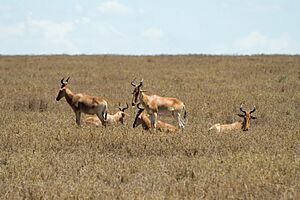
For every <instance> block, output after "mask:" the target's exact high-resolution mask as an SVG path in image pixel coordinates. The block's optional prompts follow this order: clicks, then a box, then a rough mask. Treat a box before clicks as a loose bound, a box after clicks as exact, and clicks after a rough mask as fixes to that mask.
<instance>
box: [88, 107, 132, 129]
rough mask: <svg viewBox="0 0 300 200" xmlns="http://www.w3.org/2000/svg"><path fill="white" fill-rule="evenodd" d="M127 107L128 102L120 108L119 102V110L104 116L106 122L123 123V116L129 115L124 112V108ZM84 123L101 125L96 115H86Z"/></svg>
mask: <svg viewBox="0 0 300 200" xmlns="http://www.w3.org/2000/svg"><path fill="white" fill-rule="evenodd" d="M126 109H128V104H127V103H126V107H124V108H122V107H121V105H120V103H119V111H118V112H116V113H115V114H113V115H111V114H107V117H106V124H108V125H109V124H118V123H121V124H124V118H125V117H126V116H129V115H128V114H127V113H125V110H126ZM84 122H85V123H88V124H94V125H96V126H101V125H102V123H101V121H100V120H99V118H98V117H97V116H88V117H86V118H85V119H84Z"/></svg>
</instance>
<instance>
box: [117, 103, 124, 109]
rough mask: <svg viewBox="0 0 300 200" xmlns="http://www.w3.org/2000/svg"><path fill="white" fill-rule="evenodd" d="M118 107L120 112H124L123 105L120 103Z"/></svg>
mask: <svg viewBox="0 0 300 200" xmlns="http://www.w3.org/2000/svg"><path fill="white" fill-rule="evenodd" d="M118 105H119V110H120V111H122V109H123V108H122V106H121V103H120V102H119V103H118Z"/></svg>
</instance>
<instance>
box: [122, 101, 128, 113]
mask: <svg viewBox="0 0 300 200" xmlns="http://www.w3.org/2000/svg"><path fill="white" fill-rule="evenodd" d="M128 108H129V107H128V103H127V102H126V107H125V108H123V110H122V111H123V112H124V111H125V110H127V109H128Z"/></svg>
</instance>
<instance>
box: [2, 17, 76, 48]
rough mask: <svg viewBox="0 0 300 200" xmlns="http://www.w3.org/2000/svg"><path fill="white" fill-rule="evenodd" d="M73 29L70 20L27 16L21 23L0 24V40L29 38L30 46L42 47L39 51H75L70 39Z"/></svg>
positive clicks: (20, 41)
mask: <svg viewBox="0 0 300 200" xmlns="http://www.w3.org/2000/svg"><path fill="white" fill-rule="evenodd" d="M73 30H74V23H71V22H53V21H50V20H41V19H34V18H32V17H28V18H27V19H26V20H25V21H24V22H21V23H17V24H12V25H9V26H8V25H0V41H2V42H4V41H5V40H9V41H14V42H15V43H22V41H24V40H28V39H30V40H31V43H32V46H43V47H44V49H40V51H41V52H39V53H77V52H78V48H77V47H76V45H75V44H74V43H73V42H72V40H71V39H70V38H71V35H70V34H71V32H72V31H73ZM24 48H25V47H24ZM28 53H29V52H28Z"/></svg>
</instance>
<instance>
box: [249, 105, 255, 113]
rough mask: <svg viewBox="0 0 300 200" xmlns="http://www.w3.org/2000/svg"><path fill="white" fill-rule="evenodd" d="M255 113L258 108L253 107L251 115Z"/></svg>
mask: <svg viewBox="0 0 300 200" xmlns="http://www.w3.org/2000/svg"><path fill="white" fill-rule="evenodd" d="M255 111H256V107H255V106H253V109H252V110H251V111H250V114H251V113H254V112H255Z"/></svg>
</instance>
